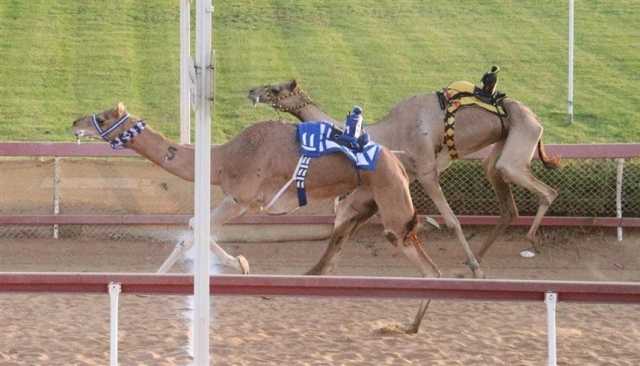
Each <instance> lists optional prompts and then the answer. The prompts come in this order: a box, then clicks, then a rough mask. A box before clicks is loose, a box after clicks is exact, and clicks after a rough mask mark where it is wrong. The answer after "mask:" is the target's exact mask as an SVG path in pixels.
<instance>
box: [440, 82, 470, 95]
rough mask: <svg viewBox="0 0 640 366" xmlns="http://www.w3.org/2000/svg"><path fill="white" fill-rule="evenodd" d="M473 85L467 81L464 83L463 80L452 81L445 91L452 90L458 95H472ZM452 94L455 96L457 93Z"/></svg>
mask: <svg viewBox="0 0 640 366" xmlns="http://www.w3.org/2000/svg"><path fill="white" fill-rule="evenodd" d="M475 87H476V86H475V85H473V83H471V82H469V81H464V80H460V81H454V82H453V83H451V84H449V85H448V86H447V89H449V90H454V91H456V92H458V93H471V94H473V91H474V89H475ZM453 94H457V93H453Z"/></svg>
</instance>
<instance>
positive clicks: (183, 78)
mask: <svg viewBox="0 0 640 366" xmlns="http://www.w3.org/2000/svg"><path fill="white" fill-rule="evenodd" d="M190 67H192V64H191V0H181V1H180V143H181V144H190V143H191V100H190V98H191V96H190V95H189V90H190V88H191V78H190V77H189V68H190Z"/></svg>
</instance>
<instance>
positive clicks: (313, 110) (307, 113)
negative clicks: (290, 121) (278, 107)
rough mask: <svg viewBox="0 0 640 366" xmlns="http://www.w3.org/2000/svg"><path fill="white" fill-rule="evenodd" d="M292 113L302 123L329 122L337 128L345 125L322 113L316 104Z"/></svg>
mask: <svg viewBox="0 0 640 366" xmlns="http://www.w3.org/2000/svg"><path fill="white" fill-rule="evenodd" d="M291 113H292V114H293V115H294V116H296V118H298V119H299V120H300V121H327V122H331V123H333V124H335V125H337V126H342V125H344V123H342V122H339V121H337V120H335V119H333V118H331V116H329V115H328V114H326V113H324V112H323V111H321V110H320V108H318V107H317V106H316V105H315V104H307V105H306V106H304V107H302V108H300V109H299V110H297V111H293V112H291Z"/></svg>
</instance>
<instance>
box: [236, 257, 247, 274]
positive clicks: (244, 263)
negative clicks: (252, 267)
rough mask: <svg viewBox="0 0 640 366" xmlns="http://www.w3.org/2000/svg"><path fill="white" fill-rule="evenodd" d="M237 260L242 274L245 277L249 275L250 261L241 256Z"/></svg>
mask: <svg viewBox="0 0 640 366" xmlns="http://www.w3.org/2000/svg"><path fill="white" fill-rule="evenodd" d="M236 259H237V260H238V264H239V265H240V272H242V274H244V275H246V274H249V261H247V258H245V257H244V256H241V255H239V256H237V257H236Z"/></svg>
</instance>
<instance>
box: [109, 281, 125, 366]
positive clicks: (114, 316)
mask: <svg viewBox="0 0 640 366" xmlns="http://www.w3.org/2000/svg"><path fill="white" fill-rule="evenodd" d="M121 290H122V288H121V286H120V284H119V283H117V282H109V300H110V301H109V309H110V314H111V315H110V318H109V322H110V332H109V345H110V349H109V365H110V366H118V297H119V295H120V291H121Z"/></svg>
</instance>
